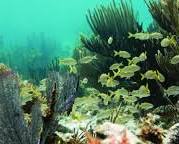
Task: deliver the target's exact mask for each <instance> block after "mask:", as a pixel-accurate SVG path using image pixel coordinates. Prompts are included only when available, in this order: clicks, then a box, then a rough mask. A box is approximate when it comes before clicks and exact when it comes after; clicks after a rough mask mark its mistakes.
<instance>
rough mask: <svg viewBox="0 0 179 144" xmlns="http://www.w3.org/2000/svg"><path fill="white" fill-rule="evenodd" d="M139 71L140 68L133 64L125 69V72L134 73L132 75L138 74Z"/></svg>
mask: <svg viewBox="0 0 179 144" xmlns="http://www.w3.org/2000/svg"><path fill="white" fill-rule="evenodd" d="M139 70H140V67H139V66H138V65H136V64H131V65H129V66H125V67H124V68H123V71H127V72H132V73H134V72H137V71H139Z"/></svg>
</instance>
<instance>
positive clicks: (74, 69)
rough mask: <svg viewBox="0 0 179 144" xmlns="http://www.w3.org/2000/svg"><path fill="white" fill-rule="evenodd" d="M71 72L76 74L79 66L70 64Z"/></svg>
mask: <svg viewBox="0 0 179 144" xmlns="http://www.w3.org/2000/svg"><path fill="white" fill-rule="evenodd" d="M70 73H73V74H76V73H77V68H76V66H71V65H70Z"/></svg>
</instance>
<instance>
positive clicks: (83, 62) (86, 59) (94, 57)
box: [79, 55, 97, 64]
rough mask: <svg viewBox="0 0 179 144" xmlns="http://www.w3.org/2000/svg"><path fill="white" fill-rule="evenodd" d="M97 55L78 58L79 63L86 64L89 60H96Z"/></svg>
mask: <svg viewBox="0 0 179 144" xmlns="http://www.w3.org/2000/svg"><path fill="white" fill-rule="evenodd" d="M96 59H97V57H96V55H95V56H85V57H83V58H81V59H80V61H79V63H80V64H88V63H90V62H92V61H93V60H96Z"/></svg>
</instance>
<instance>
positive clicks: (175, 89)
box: [165, 86, 179, 96]
mask: <svg viewBox="0 0 179 144" xmlns="http://www.w3.org/2000/svg"><path fill="white" fill-rule="evenodd" d="M165 92H166V93H167V95H168V96H176V95H179V86H170V87H169V88H168V89H167V90H166V91H165Z"/></svg>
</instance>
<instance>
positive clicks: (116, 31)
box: [81, 1, 142, 57]
mask: <svg viewBox="0 0 179 144" xmlns="http://www.w3.org/2000/svg"><path fill="white" fill-rule="evenodd" d="M87 21H88V23H89V25H90V27H91V29H92V31H93V33H94V36H92V37H91V38H87V37H85V36H84V35H82V36H81V41H82V43H83V44H84V46H85V47H86V48H88V49H89V50H90V51H93V52H96V53H99V54H101V55H103V56H108V57H109V56H112V54H113V51H114V50H119V49H128V50H129V51H132V50H134V49H135V48H134V43H135V42H134V41H133V40H128V32H132V33H135V32H137V31H141V30H142V28H141V26H140V25H139V24H138V22H137V20H136V17H135V14H134V12H133V9H132V7H131V6H129V5H128V3H126V2H125V1H121V3H120V5H119V6H117V4H116V3H115V1H113V3H111V4H110V5H109V6H101V7H100V8H96V9H94V12H91V11H89V13H88V15H87Z"/></svg>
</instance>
